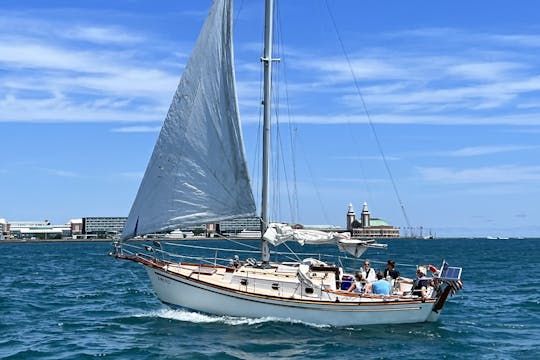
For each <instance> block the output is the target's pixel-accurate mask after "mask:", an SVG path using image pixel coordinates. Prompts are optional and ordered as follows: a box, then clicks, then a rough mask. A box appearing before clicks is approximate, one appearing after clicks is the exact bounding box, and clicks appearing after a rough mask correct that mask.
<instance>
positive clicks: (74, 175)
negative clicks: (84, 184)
mask: <svg viewBox="0 0 540 360" xmlns="http://www.w3.org/2000/svg"><path fill="white" fill-rule="evenodd" d="M36 169H37V170H41V171H44V172H46V173H48V174H50V175H53V176H58V177H63V178H82V177H84V176H83V175H81V174H78V173H75V172H73V171H67V170H61V169H50V168H36Z"/></svg>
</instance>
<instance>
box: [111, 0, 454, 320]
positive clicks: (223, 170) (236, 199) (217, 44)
mask: <svg viewBox="0 0 540 360" xmlns="http://www.w3.org/2000/svg"><path fill="white" fill-rule="evenodd" d="M265 9H266V13H265V15H266V16H265V42H264V55H263V57H262V58H261V61H262V62H263V64H264V101H263V104H264V126H263V156H262V157H263V165H262V169H263V180H262V196H261V198H262V214H261V224H262V226H261V228H262V231H261V232H260V234H263V236H262V239H261V240H262V242H261V260H256V259H254V258H247V259H245V260H243V261H242V260H240V258H239V257H238V256H237V255H235V256H234V257H232V258H231V259H230V263H229V264H225V265H221V264H218V261H220V260H222V259H220V257H219V256H218V255H217V253H218V251H230V249H223V248H212V250H213V251H215V255H214V257H213V259H204V258H194V257H193V256H188V255H187V254H185V253H183V252H178V254H174V255H173V254H172V253H171V252H166V251H164V250H163V249H162V244H161V243H160V242H158V241H154V243H153V246H148V245H147V246H145V249H146V251H147V252H144V249H143V251H140V250H138V249H137V250H135V251H133V250H130V249H131V247H132V246H134V245H132V244H127V243H125V240H127V239H129V238H133V237H137V236H141V235H144V234H147V233H151V232H163V231H167V230H172V229H177V228H185V227H188V226H193V225H199V224H211V223H217V222H219V221H222V220H225V219H233V218H239V217H247V216H253V215H254V214H255V210H256V206H255V202H254V197H253V194H252V191H251V185H250V180H249V176H248V171H247V164H246V160H245V156H244V149H243V147H244V146H243V141H242V135H241V128H240V120H239V115H238V108H237V98H236V87H235V76H234V66H233V51H232V49H233V47H232V1H231V0H215V1H214V3H213V5H212V8H211V10H210V12H209V14H208V17H207V19H206V22H205V23H204V26H203V28H202V30H201V33H200V35H199V38H198V40H197V43H196V44H195V47H194V50H193V53H192V55H191V58H190V60H189V62H188V64H187V66H186V68H185V70H184V74H183V75H182V78H181V80H180V84H179V85H178V89H177V91H176V94H175V96H174V99H173V101H172V104H171V107H170V109H169V112H168V114H167V118H166V120H165V123H164V125H163V128H162V130H161V133H160V135H159V138H158V140H157V143H156V145H155V148H154V152H153V154H152V157H151V159H150V162H149V164H148V167H147V169H146V172H145V175H144V177H143V180H142V182H141V185H140V188H139V190H138V193H137V196H136V198H135V201H134V203H133V206H132V208H131V211H130V214H129V217H128V219H127V222H126V225H125V228H124V232H123V234H122V241H120V242H118V243H116V244H115V251H114V252H113V253H111V255H113V256H115V257H116V258H118V259H126V260H131V261H134V262H136V263H139V264H142V265H144V266H145V268H146V271H147V273H148V276H149V277H150V280H151V283H152V286H153V287H154V289H155V291H156V294H157V296H158V297H159V299H160V300H161V301H162V302H163V303H165V304H169V305H171V306H173V307H184V308H188V309H192V310H196V311H201V312H205V313H211V314H218V315H229V316H246V317H274V318H284V319H294V320H300V321H305V322H309V323H319V324H331V325H338V326H348V325H365V324H398V323H416V322H426V321H435V320H437V319H438V317H439V315H440V313H441V310H442V308H443V306H444V304H445V302H446V300H447V298H448V296H450V295H453V294H454V293H455V292H456V291H458V290H459V289H461V286H462V285H461V271H462V270H461V268H453V267H450V266H448V264H447V263H445V262H443V266H442V267H441V269H439V270H438V269H436V268H435V267H432V266H430V268H431V269H432V271H433V272H432V277H430V279H431V280H430V281H431V285H428V286H427V294H426V296H424V297H422V296H421V295H420V294H418V293H416V292H413V291H411V289H410V288H411V286H410V285H409V286H408V288H407V286H406V284H404V283H400V282H399V281H398V282H396V284H395V291H393V292H392V294H390V295H385V296H382V295H371V294H361V293H354V292H348V291H346V290H341V287H340V284H341V282H342V280H343V279H344V276H345V275H346V274H345V271H344V269H343V267H341V266H338V265H336V264H339V262H338V261H336V262H335V263H333V262H330V261H326V260H325V261H322V260H319V259H315V258H305V259H300V258H299V257H298V256H297V255H296V254H294V255H295V256H296V258H292V260H291V261H287V262H281V263H278V262H271V261H270V245H273V246H277V245H279V244H281V243H284V242H287V241H297V242H299V243H301V244H335V245H336V246H337V247H338V248H339V249H340V250H341V251H343V252H347V253H349V254H351V255H353V256H354V258H355V259H357V258H358V257H360V256H361V255H362V254H363V253H364V252H365V251H366V250H368V249H369V248H377V249H381V248H386V245H384V244H377V243H376V242H375V241H374V240H359V239H351V238H350V234H349V233H336V232H329V233H326V232H322V231H317V230H305V229H293V228H292V227H290V226H287V225H286V224H277V223H273V224H272V223H270V222H269V216H268V214H269V207H268V198H269V197H268V192H269V191H268V188H269V186H268V184H269V158H270V143H269V139H270V114H271V111H270V103H271V78H272V76H271V69H272V64H273V62H274V61H275V60H276V59H274V58H273V56H272V34H273V31H272V25H273V23H274V21H273V9H274V7H273V0H266V6H265ZM260 234H258V235H259V236H260ZM242 245H247V244H242ZM167 246H169V245H167ZM170 246H171V247H186V246H191V247H192V248H197V250H199V249H200V248H202V246H198V245H191V244H179V243H174V244H173V243H171V245H170ZM233 251H234V252H236V253H241V254H248V253H250V252H251V251H250V250H249V249H246V248H240V249H235V250H233ZM161 255H163V256H161ZM173 256H174V257H173ZM166 259H167V260H166ZM169 259H173V260H169ZM193 259H196V260H195V261H193ZM424 271H425V270H424ZM426 275H427V274H426Z"/></svg>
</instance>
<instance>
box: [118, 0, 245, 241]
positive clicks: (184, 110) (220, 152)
mask: <svg viewBox="0 0 540 360" xmlns="http://www.w3.org/2000/svg"><path fill="white" fill-rule="evenodd" d="M255 210H256V207H255V201H254V199H253V194H252V191H251V184H250V180H249V175H248V171H247V165H246V159H245V154H244V145H243V141H242V132H241V127H240V120H239V112H238V103H237V97H236V86H235V76H234V64H233V45H232V0H216V1H215V2H214V4H213V6H212V8H211V10H210V13H209V15H208V17H207V19H206V22H205V23H204V26H203V29H202V30H201V33H200V34H199V37H198V39H197V43H196V44H195V48H194V50H193V53H192V55H191V57H190V59H189V62H188V64H187V66H186V68H185V70H184V73H183V75H182V78H181V79H180V84H179V85H178V88H177V90H176V93H175V95H174V98H173V101H172V104H171V106H170V108H169V112H168V114H167V117H166V119H165V122H164V124H163V127H162V129H161V133H160V135H159V138H158V140H157V143H156V145H155V147H154V151H153V153H152V157H151V159H150V162H149V164H148V167H147V169H146V172H145V174H144V178H143V180H142V182H141V185H140V188H139V191H138V193H137V197H136V198H135V201H134V203H133V206H132V208H131V211H130V213H129V217H128V220H127V222H126V225H125V227H124V231H123V233H122V238H123V239H127V238H130V237H133V236H137V235H143V234H147V233H151V232H156V231H164V230H170V229H174V228H177V227H180V226H189V225H197V224H204V223H209V222H215V221H220V220H224V219H228V218H233V217H240V216H250V215H254V214H255Z"/></svg>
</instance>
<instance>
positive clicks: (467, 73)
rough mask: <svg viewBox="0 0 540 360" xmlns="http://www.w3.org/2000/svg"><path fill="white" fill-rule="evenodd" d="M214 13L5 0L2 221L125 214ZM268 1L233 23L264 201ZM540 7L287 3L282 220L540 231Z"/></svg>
mask: <svg viewBox="0 0 540 360" xmlns="http://www.w3.org/2000/svg"><path fill="white" fill-rule="evenodd" d="M210 3H211V2H210V1H209V0H208V1H207V0H205V1H182V2H173V1H171V2H168V1H165V2H163V3H159V4H158V6H156V5H155V4H154V3H151V2H137V3H133V2H132V1H127V0H121V1H117V2H114V3H112V4H111V3H109V2H105V1H95V2H92V3H75V4H74V3H72V2H70V1H59V0H55V1H49V2H47V3H42V2H39V1H36V0H34V1H31V0H22V1H16V2H15V1H7V2H4V3H3V4H2V5H1V6H0V7H1V8H2V13H1V14H0V29H1V30H2V31H1V35H0V69H1V71H0V79H1V82H0V84H1V85H0V137H1V138H2V143H3V151H2V155H3V156H2V160H1V161H0V188H1V189H2V196H1V197H0V217H5V218H6V219H13V220H20V221H23V220H38V219H45V218H47V219H50V220H51V221H53V222H54V223H66V222H67V221H69V220H70V219H71V215H72V214H80V216H83V217H85V216H127V214H128V212H129V208H130V206H131V204H132V202H133V200H134V198H135V194H136V191H137V188H138V185H139V182H140V180H141V178H142V174H143V173H144V170H145V168H146V164H147V162H148V159H149V157H150V154H151V151H152V148H153V146H154V143H155V140H156V138H157V135H158V131H159V128H160V126H161V124H162V122H163V119H164V118H165V114H166V112H167V109H168V106H169V103H170V100H171V98H172V95H173V93H174V91H175V89H176V85H177V83H178V81H179V79H180V76H181V73H182V70H183V67H184V65H185V63H186V62H187V60H188V57H189V54H190V51H191V48H192V46H193V44H194V42H195V39H196V37H197V34H198V32H199V30H200V28H201V26H202V22H203V21H204V18H205V16H206V13H207V11H208V9H209V7H210ZM262 4H263V3H262V1H240V0H237V1H235V15H234V17H235V20H237V21H236V25H235V30H234V40H235V45H234V46H235V53H236V55H237V56H236V59H235V66H236V77H237V80H238V93H239V106H240V114H241V119H242V126H243V135H244V140H245V149H246V155H247V158H248V166H249V169H250V175H251V177H252V185H253V187H254V194H255V197H256V200H257V204H259V202H260V200H259V199H260V196H259V194H258V190H257V189H258V187H259V186H260V181H259V174H258V173H259V171H260V166H259V165H258V161H259V158H260V155H259V154H260V150H258V149H259V147H260V140H258V139H259V138H260V137H259V136H258V131H259V121H260V116H259V113H260V106H259V104H260V90H259V86H260V81H259V80H260V72H261V65H260V63H259V57H260V56H261V55H262V45H261V38H262V16H263V15H262V13H263V5H262ZM539 7H540V5H538V4H537V3H535V2H533V1H526V2H524V3H521V5H520V6H516V5H515V4H514V5H512V4H507V3H506V2H502V1H495V2H492V1H490V2H487V1H477V2H474V4H471V3H470V2H465V1H455V2H452V3H429V4H426V3H424V2H419V1H411V2H407V3H394V2H392V3H390V2H376V3H375V2H367V3H364V2H356V1H343V2H339V3H336V2H328V1H326V2H325V1H305V0H303V1H295V2H285V1H280V2H278V11H277V13H278V19H279V20H278V29H279V30H277V31H276V38H277V39H278V40H279V41H278V44H277V45H276V52H277V54H276V56H277V57H280V58H281V63H280V64H279V65H278V66H277V70H276V73H275V77H276V79H278V80H280V81H279V86H278V87H277V88H276V90H275V92H276V94H278V93H279V95H280V100H279V101H277V95H276V100H275V101H274V102H275V103H276V104H279V107H280V110H279V114H280V116H279V121H280V124H281V127H280V132H279V136H280V137H279V138H278V137H276V136H277V135H274V136H275V137H274V138H273V139H274V143H275V144H278V146H277V147H278V148H280V150H282V151H283V153H284V155H283V157H284V158H285V159H289V160H281V159H282V155H279V156H277V155H276V156H274V159H278V160H280V161H281V162H279V163H274V165H273V167H272V173H273V174H279V176H278V177H277V178H275V180H274V185H273V186H272V190H273V192H272V193H273V194H274V195H272V196H273V197H271V198H272V200H273V201H272V203H273V207H272V209H271V216H272V218H274V219H276V220H281V221H289V222H292V223H295V222H298V223H305V224H328V225H340V226H343V225H344V224H345V215H344V214H345V212H346V209H347V206H348V204H349V203H350V202H352V203H353V204H354V205H355V208H356V209H358V208H360V207H361V205H362V203H363V202H364V201H367V202H368V204H369V205H370V210H372V213H373V214H374V215H375V216H376V217H380V218H383V219H385V220H387V221H389V222H390V223H391V224H393V225H395V226H399V227H407V226H424V228H431V229H433V231H434V232H436V233H437V235H439V236H444V237H446V236H488V235H490V236H525V237H527V236H540V225H538V224H537V222H536V219H538V218H540V207H539V206H538V203H539V201H540V185H539V184H540V182H539V180H540V164H539V162H538V160H537V159H538V158H539V157H540V142H539V141H538V139H537V138H538V135H539V134H540V101H539V100H538V99H539V95H540V61H539V60H538V57H537V56H535V55H534V54H535V53H536V52H538V50H539V48H540V36H539V35H538V30H539V29H538V28H539V25H538V21H537V20H538V19H537V17H538V16H537V13H538V10H540V9H538V8H539ZM535 9H536V10H535ZM503 15H504V16H503ZM334 23H336V24H337V29H338V34H336V32H335V30H334V26H333V24H334ZM341 44H342V45H343V47H344V48H345V52H346V54H347V55H346V56H344V55H343V51H342V47H341V46H342V45H341ZM351 70H352V72H353V73H354V76H353V75H352V74H351ZM355 80H356V81H355ZM357 86H358V88H359V89H360V92H361V94H362V98H360V96H359V94H358V92H357ZM363 101H364V102H365V103H366V105H367V111H368V112H369V114H370V117H371V120H372V121H373V125H374V127H375V129H376V134H377V135H376V138H375V136H374V134H373V132H372V131H371V126H370V124H369V121H368V119H367V117H366V115H365V112H366V110H365V109H364V108H363V106H362V102H363ZM274 134H276V133H274ZM289 136H291V137H292V139H290V138H289ZM377 140H379V141H380V143H381V145H382V149H383V151H384V154H385V157H386V164H387V165H388V167H389V168H390V170H391V173H392V178H393V179H394V181H395V185H396V188H397V189H398V196H399V198H400V199H401V202H402V204H403V205H404V208H405V213H406V215H407V218H408V219H409V223H410V224H407V222H406V220H405V218H404V216H403V214H402V210H401V206H400V203H399V201H397V200H396V197H397V196H396V194H395V193H394V190H393V188H394V186H393V184H392V181H391V180H390V179H389V176H388V173H387V169H386V165H385V163H384V162H383V161H382V160H381V154H380V152H379V151H378V149H377V148H378V145H377ZM291 149H294V161H292V160H290V159H291V157H290V156H289V154H290V153H291V152H292V151H291ZM293 163H294V165H295V166H294V169H295V170H294V171H292V170H290V168H291V166H290V165H292V164H293ZM284 168H287V169H288V170H287V172H284V171H283V169H284Z"/></svg>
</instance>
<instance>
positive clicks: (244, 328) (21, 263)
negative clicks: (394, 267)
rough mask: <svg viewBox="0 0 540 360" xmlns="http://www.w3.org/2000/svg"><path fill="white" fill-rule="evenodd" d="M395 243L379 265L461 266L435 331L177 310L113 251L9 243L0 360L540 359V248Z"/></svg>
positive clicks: (2, 266) (1, 270)
mask: <svg viewBox="0 0 540 360" xmlns="http://www.w3.org/2000/svg"><path fill="white" fill-rule="evenodd" d="M209 243H210V244H211V245H216V244H218V245H219V244H221V243H219V242H216V241H214V242H209ZM199 244H200V242H199ZM252 244H253V242H252ZM388 244H389V250H387V251H380V250H378V251H370V252H368V254H367V255H368V257H369V258H370V259H371V261H372V264H375V265H377V264H376V262H377V261H385V260H386V259H388V258H393V259H394V260H396V262H398V263H402V264H408V263H413V264H414V263H416V262H418V261H419V260H420V259H421V258H422V256H420V254H424V255H425V256H424V257H425V258H426V259H427V262H431V263H435V264H439V263H440V261H441V260H442V259H441V256H443V255H444V257H445V258H446V259H447V260H448V261H449V262H450V263H451V264H454V265H461V266H463V267H464V273H463V278H464V286H465V288H464V290H463V291H462V292H460V293H459V294H458V295H456V296H454V297H453V298H451V299H450V301H449V302H448V303H447V305H446V306H445V308H444V311H443V313H442V315H441V318H440V320H439V321H438V322H436V323H425V324H412V325H391V326H390V325H388V326H386V325H384V326H383V325H378V326H359V327H347V328H339V327H330V326H315V325H311V324H304V323H295V322H291V321H277V320H275V319H265V318H261V319H248V318H228V317H219V316H210V315H203V314H197V313H194V312H189V311H183V310H171V309H169V308H167V307H166V306H164V305H162V304H161V303H160V302H159V301H158V300H157V298H156V297H155V295H154V293H153V290H152V289H151V287H150V285H149V281H148V279H147V277H146V272H145V271H144V269H143V268H142V267H141V266H139V265H137V264H135V263H132V262H127V261H118V260H114V259H112V258H110V257H108V256H106V254H107V252H108V251H109V250H110V245H109V244H107V243H24V244H2V245H0V250H1V251H0V274H1V279H2V281H1V284H2V287H3V288H2V291H1V295H0V358H6V359H86V358H88V359H92V358H96V357H100V358H101V357H103V358H109V359H264V358H272V359H305V358H308V357H309V358H314V359H359V358H366V359H371V358H373V359H396V358H403V359H425V358H429V359H438V358H442V359H538V358H539V355H538V354H539V353H540V303H539V302H540V292H539V289H540V278H539V277H538V269H539V265H540V260H539V259H540V240H482V239H475V240H466V239H450V240H392V241H388ZM311 250H313V249H312V248H309V247H305V248H303V249H302V251H311ZM376 267H378V266H376ZM399 270H401V271H402V274H404V275H407V274H408V272H410V274H408V275H412V272H413V271H414V270H412V269H409V268H406V267H404V266H403V267H402V268H400V269H399Z"/></svg>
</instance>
